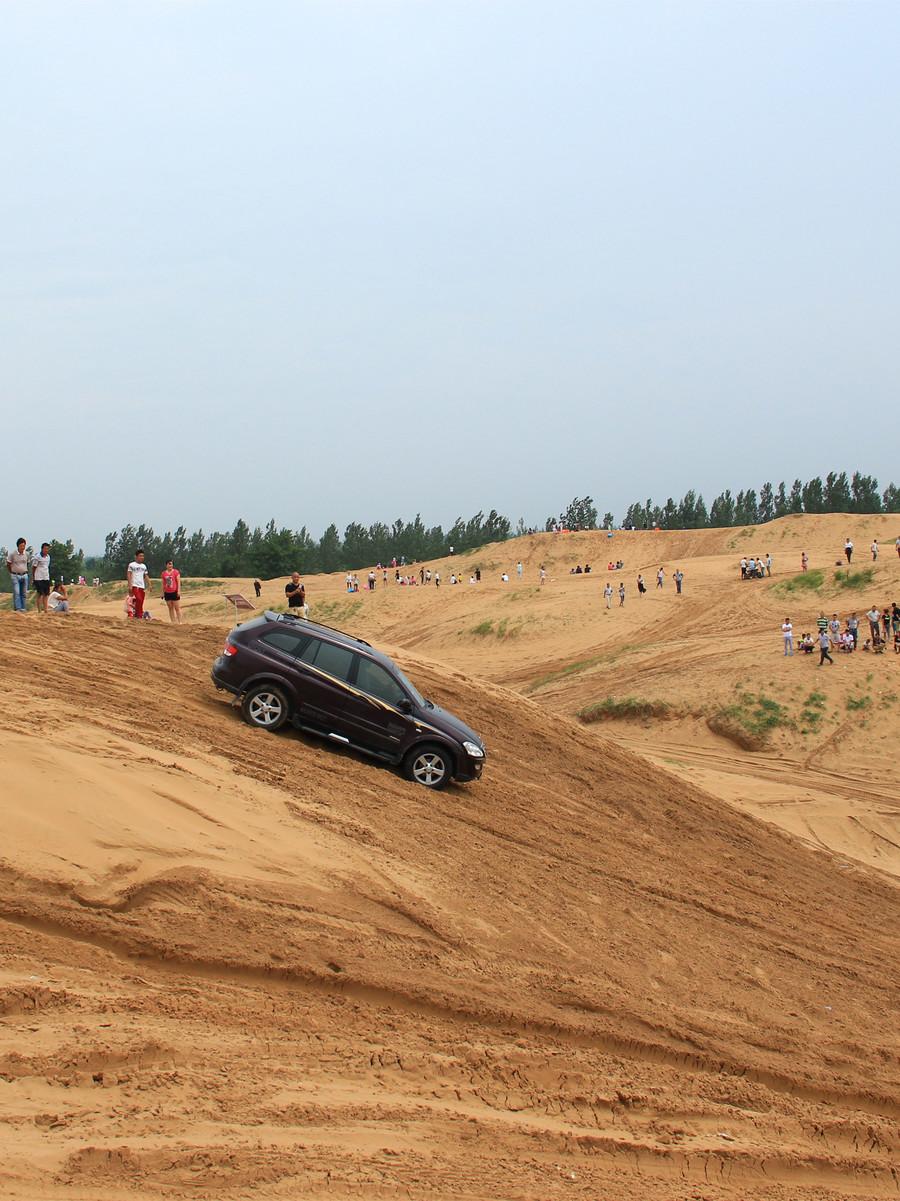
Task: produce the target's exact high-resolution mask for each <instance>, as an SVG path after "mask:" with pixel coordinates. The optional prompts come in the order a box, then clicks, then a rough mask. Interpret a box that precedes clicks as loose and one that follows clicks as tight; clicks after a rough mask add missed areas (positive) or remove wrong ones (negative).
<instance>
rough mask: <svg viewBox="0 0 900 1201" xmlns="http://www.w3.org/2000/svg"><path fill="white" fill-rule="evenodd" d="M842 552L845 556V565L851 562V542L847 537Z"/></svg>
mask: <svg viewBox="0 0 900 1201" xmlns="http://www.w3.org/2000/svg"><path fill="white" fill-rule="evenodd" d="M844 554H845V555H846V556H847V566H848V567H849V566H850V564H851V563H852V562H853V543H852V542H851V541H850V539H849V538H848V539H847V540H846V542H845V543H844Z"/></svg>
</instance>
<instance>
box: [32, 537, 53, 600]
mask: <svg viewBox="0 0 900 1201" xmlns="http://www.w3.org/2000/svg"><path fill="white" fill-rule="evenodd" d="M31 582H32V584H33V585H34V591H35V597H34V603H35V605H36V606H37V611H38V613H46V612H47V601H48V600H49V598H50V543H49V542H42V543H41V549H40V553H39V554H36V555H32V556H31Z"/></svg>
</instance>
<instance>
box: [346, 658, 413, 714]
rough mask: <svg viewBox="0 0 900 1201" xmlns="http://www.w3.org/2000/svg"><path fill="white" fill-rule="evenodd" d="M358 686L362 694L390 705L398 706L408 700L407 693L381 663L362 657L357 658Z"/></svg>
mask: <svg viewBox="0 0 900 1201" xmlns="http://www.w3.org/2000/svg"><path fill="white" fill-rule="evenodd" d="M356 661H357V669H356V686H357V688H359V690H360V692H367V693H368V694H369V696H375V697H377V698H378V699H379V700H381V701H387V703H388V704H389V705H398V704H399V703H400V701H402V700H405V699H406V693H405V692H404V691H403V689H402V688H401V687H400V685H399V684H398V683H397V681H396V680H395V679H394V678H393V676H391V675H389V674H388V672H386V671H385V670H384V668H383V667H382V666H381V665H380V664H379V663H373V662H372V660H371V659H366V658H364V657H363V656H362V655H357V656H356Z"/></svg>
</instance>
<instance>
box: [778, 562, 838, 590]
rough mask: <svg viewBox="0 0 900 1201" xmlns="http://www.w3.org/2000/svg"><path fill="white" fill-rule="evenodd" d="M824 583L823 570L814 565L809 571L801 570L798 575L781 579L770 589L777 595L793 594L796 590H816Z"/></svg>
mask: <svg viewBox="0 0 900 1201" xmlns="http://www.w3.org/2000/svg"><path fill="white" fill-rule="evenodd" d="M824 583H825V571H824V569H823V568H821V567H814V568H813V569H812V570H811V571H801V572H800V574H799V575H795V576H791V578H790V579H789V580H782V581H781V582H780V583H779V584H776V585H775V587H774V588H773V589H772V591H773V592H775V593H777V594H778V595H779V596H793V595H795V594H796V593H798V592H818V590H819V589H820V588H821V587H822V585H823V584H824Z"/></svg>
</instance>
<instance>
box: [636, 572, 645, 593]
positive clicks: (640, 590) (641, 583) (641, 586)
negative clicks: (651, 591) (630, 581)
mask: <svg viewBox="0 0 900 1201" xmlns="http://www.w3.org/2000/svg"><path fill="white" fill-rule="evenodd" d="M637 590H638V596H643V595H644V593H645V592H646V591H647V585H646V584H645V583H644V577H643V576H642V575H639V576H638V578H637Z"/></svg>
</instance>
